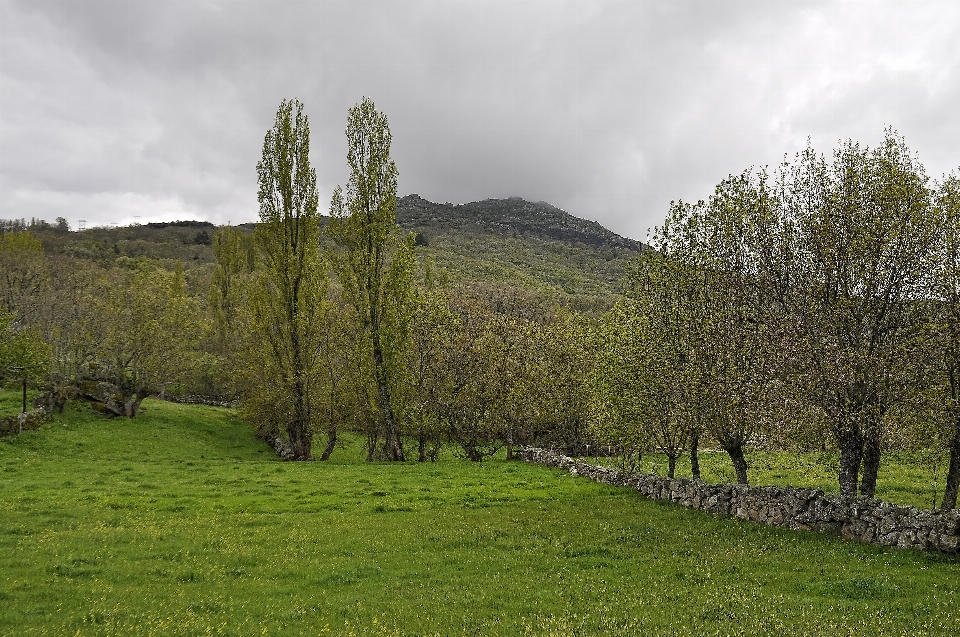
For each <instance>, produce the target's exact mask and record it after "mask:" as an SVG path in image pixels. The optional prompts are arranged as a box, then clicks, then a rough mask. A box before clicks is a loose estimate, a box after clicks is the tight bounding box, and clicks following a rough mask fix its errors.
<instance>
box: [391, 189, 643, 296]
mask: <svg viewBox="0 0 960 637" xmlns="http://www.w3.org/2000/svg"><path fill="white" fill-rule="evenodd" d="M397 222H398V223H399V224H400V226H401V227H403V228H404V229H405V230H408V231H411V232H416V233H417V243H418V245H419V246H420V248H419V252H420V254H421V255H422V256H424V257H426V258H430V259H431V260H433V261H434V263H435V264H436V265H437V267H439V268H442V269H444V270H446V271H447V272H448V273H449V275H450V277H451V278H452V279H454V280H467V281H469V280H475V281H503V282H507V283H512V284H516V285H521V286H525V287H535V288H538V289H541V290H544V291H554V292H558V293H560V292H562V293H565V294H568V295H578V296H605V297H606V296H612V295H615V294H617V293H618V292H619V291H620V281H621V278H622V277H623V272H624V266H625V265H626V263H627V261H628V260H629V259H631V258H633V257H634V256H636V255H637V254H638V253H639V251H640V250H641V249H642V248H643V245H642V244H641V243H639V242H637V241H634V240H633V239H628V238H625V237H621V236H620V235H618V234H616V233H614V232H611V231H610V230H607V229H606V228H604V227H603V226H601V225H600V224H599V223H597V222H596V221H588V220H586V219H580V218H578V217H574V216H573V215H571V214H569V213H567V212H564V211H563V210H560V209H559V208H556V207H554V206H551V205H550V204H548V203H545V202H536V203H534V202H529V201H525V200H524V199H520V198H519V197H510V198H508V199H485V200H483V201H475V202H472V203H467V204H461V205H454V204H449V203H444V204H440V203H433V202H431V201H428V200H426V199H424V198H422V197H420V196H419V195H415V194H413V195H407V196H405V197H402V198H400V199H399V200H398V201H397Z"/></svg>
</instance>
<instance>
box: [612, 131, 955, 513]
mask: <svg viewBox="0 0 960 637" xmlns="http://www.w3.org/2000/svg"><path fill="white" fill-rule="evenodd" d="M957 194H958V179H957V178H956V176H950V177H948V178H946V179H945V180H944V181H943V182H941V183H939V184H934V185H933V186H931V185H930V183H929V180H928V178H927V177H926V175H925V174H924V170H923V167H922V166H921V165H920V163H919V162H918V161H917V159H916V158H915V157H914V156H913V155H911V154H910V152H909V150H908V149H907V147H906V145H905V144H904V142H903V140H902V138H900V137H898V136H897V135H896V134H895V133H894V132H893V131H891V130H888V131H887V134H886V136H885V139H884V142H883V144H881V145H880V146H879V147H877V148H875V149H868V148H863V147H860V146H859V145H857V144H855V143H852V142H848V143H847V144H845V145H843V146H842V147H841V148H839V149H838V150H837V151H835V153H834V155H833V158H832V161H830V162H828V161H827V160H826V159H825V158H824V157H823V156H821V155H817V154H816V153H815V152H814V151H813V149H812V148H809V147H808V148H807V149H806V151H804V152H803V153H802V154H800V155H799V156H798V157H797V158H796V159H795V160H794V161H793V162H784V163H783V164H782V165H781V166H780V167H779V168H778V170H777V171H776V173H775V174H774V175H772V176H771V175H769V174H768V173H767V172H765V171H759V172H754V171H747V172H745V173H743V174H741V175H737V176H732V177H730V178H728V179H726V180H724V181H723V182H722V183H721V184H719V185H718V186H717V188H716V191H715V193H714V195H713V196H712V197H711V198H710V199H709V200H707V201H700V202H698V203H696V204H686V203H682V202H680V203H675V204H673V205H672V208H671V212H670V215H669V217H668V219H667V221H666V222H665V224H664V225H663V226H662V227H660V228H658V229H657V231H656V233H655V234H654V241H653V246H654V248H655V251H649V252H648V253H646V254H645V255H643V257H642V258H641V259H640V260H639V261H638V262H637V263H636V264H635V268H634V269H633V270H632V271H631V272H630V273H629V276H628V289H627V291H626V294H625V298H624V300H623V301H622V302H621V303H620V304H619V305H618V307H617V308H616V309H615V310H614V311H613V312H612V313H611V314H609V315H608V316H607V317H605V319H604V321H603V322H602V324H603V328H602V329H601V334H602V338H603V340H604V343H605V347H604V348H603V349H602V350H601V354H600V362H599V366H598V368H597V372H596V375H595V382H596V384H597V385H598V387H599V388H600V392H601V393H600V395H601V396H602V398H603V399H602V400H601V404H602V405H603V408H604V410H605V411H604V419H605V420H606V421H607V422H608V423H618V426H619V427H620V428H621V429H625V430H626V432H624V431H621V430H620V429H617V428H615V427H607V428H603V427H601V431H603V432H604V434H605V435H607V436H609V437H610V439H611V440H616V441H618V442H621V443H622V444H628V445H629V444H642V443H643V442H651V441H652V442H653V444H655V445H656V446H657V447H658V448H659V449H661V450H662V451H663V452H664V453H666V454H667V456H668V457H669V458H670V460H671V465H672V464H673V463H674V462H675V460H676V458H677V457H678V456H679V455H680V454H681V452H682V451H684V450H688V449H690V450H692V451H693V458H692V461H693V463H694V473H696V455H695V450H696V445H697V443H696V441H697V439H698V437H700V436H707V437H709V439H711V440H712V441H715V442H716V443H717V444H718V445H719V446H720V447H722V448H723V449H724V450H725V451H726V452H727V453H728V454H729V455H730V459H731V462H732V464H733V466H734V467H735V469H736V473H737V477H738V479H739V481H740V482H746V481H747V466H746V462H745V460H744V455H743V449H744V447H745V446H746V445H748V444H753V443H757V442H759V441H765V442H767V443H768V444H777V445H780V446H782V445H793V446H800V447H805V446H808V447H809V446H812V445H814V444H821V441H822V440H823V439H824V438H825V437H829V438H831V439H832V443H833V444H834V445H835V446H836V449H838V450H839V472H838V479H839V484H840V490H841V493H843V494H846V495H855V494H857V492H858V486H859V492H860V494H862V495H865V496H871V497H872V496H873V495H874V494H875V492H876V481H877V474H878V471H879V468H880V465H881V458H882V456H883V451H884V449H890V448H894V447H896V446H899V445H907V444H920V445H924V446H928V445H938V446H940V447H941V448H947V449H949V451H950V458H951V459H950V468H949V470H948V475H947V483H946V490H945V496H944V499H943V507H944V508H953V507H955V506H956V498H957V485H958V480H960V466H958V462H960V444H958V443H960V438H958V435H960V403H958V402H957V398H958V394H957V388H958V382H957V381H958V378H960V375H958V373H957V371H958V361H957V351H958V350H957V348H958V342H960V332H958V330H957V312H958V311H960V305H958V300H960V299H958V293H960V271H958V269H957V262H958V254H960V243H958V237H960V206H958V201H960V200H958V197H957ZM637 423H642V424H641V426H640V427H636V426H635V424H637ZM630 436H633V437H634V439H635V438H636V437H640V439H641V440H640V441H637V442H636V443H635V442H634V439H631V437H630ZM858 481H859V484H858Z"/></svg>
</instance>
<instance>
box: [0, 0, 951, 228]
mask: <svg viewBox="0 0 960 637" xmlns="http://www.w3.org/2000/svg"><path fill="white" fill-rule="evenodd" d="M958 18H960V13H958V9H957V8H955V6H954V3H949V2H911V3H907V2H891V3H877V2H873V3H861V2H758V1H744V2H732V1H720V0H716V1H688V2H683V1H671V2H666V1H663V2H659V1H658V2H637V1H627V2H586V1H576V2H562V1H549V0H544V1H536V0H530V1H526V2H513V1H511V2H496V1H493V0H488V1H479V0H477V1H470V0H464V1H454V0H435V1H432V2H431V1H426V2H401V1H390V2H387V1H367V2H363V1H356V0H353V1H350V2H337V1H323V2H284V1H272V2H268V1H244V0H234V1H223V2H198V1H189V2H176V1H169V0H167V1H163V2H147V1H133V0H123V1H102V0H74V1H69V2H67V1H64V2H49V1H44V0H35V1H31V2H11V1H9V0H0V217H4V218H10V217H24V216H25V217H31V216H37V217H43V218H47V219H50V220H52V219H53V218H54V217H56V216H65V217H67V218H68V220H70V222H71V224H73V225H74V226H75V225H76V222H77V220H79V219H86V220H87V221H88V225H92V224H95V223H110V222H117V223H129V222H130V221H132V220H133V218H134V217H140V218H141V220H142V221H146V220H148V219H152V218H168V219H169V218H177V217H179V218H187V217H192V218H205V219H210V220H213V221H215V222H221V223H222V222H226V221H227V220H231V221H233V222H234V223H236V222H242V221H251V220H254V219H255V218H256V210H257V204H256V184H255V170H254V166H255V164H256V162H257V160H258V159H259V155H260V146H261V144H262V140H263V135H264V132H265V131H266V130H267V128H269V127H270V125H271V124H272V121H273V116H274V113H275V111H276V108H277V105H278V104H279V102H280V100H281V99H283V98H287V97H297V98H299V99H300V100H301V101H303V102H304V104H305V107H306V110H307V113H308V114H309V116H310V119H311V129H312V133H313V152H312V156H313V160H314V163H315V165H316V166H317V169H318V177H319V181H320V185H321V191H322V196H323V200H322V202H321V205H322V206H324V207H325V205H326V201H327V200H328V198H329V194H330V193H331V192H332V190H333V188H334V187H335V185H336V184H338V183H343V182H344V181H345V179H346V177H347V173H346V165H345V159H344V158H345V151H346V147H345V139H344V136H343V128H344V125H345V121H346V114H347V109H349V107H350V106H352V105H353V104H355V103H357V102H358V101H359V100H360V99H361V98H362V97H363V96H369V97H371V98H372V99H373V100H374V101H375V102H376V104H377V106H378V107H379V108H380V109H381V110H383V111H384V112H386V113H387V115H388V116H389V119H390V124H391V129H392V131H393V134H394V153H393V154H394V157H395V159H396V161H397V164H398V167H399V170H400V190H401V194H405V193H410V192H417V193H419V194H420V195H422V196H424V197H426V198H429V199H433V200H439V201H452V202H466V201H471V200H475V199H481V198H486V197H506V196H510V195H518V196H522V197H525V198H528V199H533V200H545V201H549V202H550V203H553V204H554V205H557V206H559V207H562V208H564V209H566V210H568V211H569V212H571V213H573V214H576V215H578V216H584V217H588V218H592V219H596V220H598V221H600V222H601V223H604V224H605V225H608V226H609V227H611V228H613V229H615V230H617V231H618V232H621V233H622V234H626V235H629V236H633V237H636V238H643V237H644V235H645V232H646V229H647V228H648V227H650V226H652V225H655V224H656V223H659V222H660V220H661V219H662V218H663V216H664V214H665V213H666V209H667V205H668V203H669V201H670V200H672V199H678V198H684V199H697V198H702V197H706V196H708V195H709V194H710V192H711V191H712V188H713V185H714V184H715V183H717V181H719V180H720V179H722V178H723V177H724V176H725V175H727V174H728V173H731V172H739V171H741V170H743V169H744V168H746V167H748V166H751V165H763V164H770V163H776V162H777V161H779V160H780V159H781V158H782V156H783V155H784V153H790V154H792V153H794V152H796V151H798V150H800V149H801V148H802V147H803V145H804V144H805V143H806V139H807V137H808V136H809V137H811V139H812V142H813V144H814V146H815V147H816V148H817V149H819V150H821V151H823V152H827V153H829V152H830V150H831V149H832V148H833V147H834V146H835V144H836V142H837V141H838V140H839V139H845V138H847V137H852V138H854V139H858V140H860V141H862V142H864V143H867V144H875V143H877V142H878V141H879V139H880V137H881V136H882V132H883V126H884V125H892V126H894V127H895V128H897V129H898V130H899V131H900V132H901V133H902V134H904V135H905V137H906V139H907V142H908V144H909V145H910V146H911V148H913V149H914V150H916V151H917V152H918V153H919V154H920V157H921V159H922V160H923V161H924V162H925V163H926V165H927V167H928V172H930V173H931V175H933V176H934V177H937V176H939V175H940V174H941V173H942V172H944V171H946V170H949V169H950V168H951V166H956V165H957V162H958V158H957V155H956V152H955V149H956V148H958V147H960V144H958V142H960V132H958V123H957V119H956V115H955V114H954V111H955V110H956V109H955V104H956V103H957V98H958V97H960V95H958V90H960V89H958V86H960V77H958V76H960V70H958V69H960V59H958V58H960V56H958V46H957V44H956V42H957V41H958V38H957V31H958V30H960V28H958V25H960V19H958Z"/></svg>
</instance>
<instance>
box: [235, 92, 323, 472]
mask: <svg viewBox="0 0 960 637" xmlns="http://www.w3.org/2000/svg"><path fill="white" fill-rule="evenodd" d="M257 175H258V177H259V182H260V189H259V193H258V199H259V201H260V225H259V226H258V227H257V232H256V242H257V246H258V248H259V251H260V254H261V256H262V258H263V262H264V265H265V269H264V271H263V274H262V276H261V278H260V287H259V290H258V291H257V293H256V294H255V295H254V300H253V315H254V328H255V330H256V331H257V332H258V334H259V335H260V336H261V337H262V338H263V340H264V342H265V346H266V357H265V358H266V361H267V363H268V364H267V365H266V367H265V368H264V369H262V370H259V373H260V374H262V375H263V382H264V383H269V384H271V385H272V393H273V395H275V396H277V397H278V398H279V399H280V402H281V404H279V405H277V407H276V410H275V412H274V413H275V415H276V416H275V417H277V418H279V419H281V420H282V421H283V422H282V423H279V424H282V425H283V430H284V433H285V434H286V438H287V440H286V442H287V444H288V445H289V451H290V452H291V454H292V456H291V457H292V459H294V460H311V459H312V456H311V444H312V440H313V431H314V420H315V417H316V416H317V414H315V413H314V412H315V410H314V409H313V406H312V405H311V400H310V396H311V391H313V390H314V389H315V385H316V383H317V382H319V379H320V371H319V369H320V366H319V358H320V354H321V344H322V334H321V331H322V330H321V326H322V324H323V316H324V313H325V312H326V309H327V305H328V304H327V302H326V291H327V279H326V274H325V272H326V270H325V266H324V264H323V260H322V257H321V255H320V251H319V240H320V216H319V213H318V211H317V201H318V200H317V174H316V171H315V170H314V169H313V168H311V167H310V126H309V123H308V121H307V116H306V115H305V114H304V113H303V105H302V104H301V103H300V102H299V101H297V100H289V101H288V100H284V101H283V102H281V104H280V108H279V109H278V110H277V117H276V121H275V122H274V125H273V128H271V129H270V130H269V131H267V134H266V137H265V138H264V140H263V158H262V159H261V160H260V162H259V163H257ZM259 424H260V426H261V428H263V426H264V425H263V423H259ZM276 429H277V431H276V433H277V434H279V433H280V431H279V427H278V426H277V427H276ZM262 430H263V429H262ZM266 433H267V434H270V433H272V432H271V431H270V430H269V428H268V429H267V431H266Z"/></svg>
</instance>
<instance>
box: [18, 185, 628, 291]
mask: <svg viewBox="0 0 960 637" xmlns="http://www.w3.org/2000/svg"><path fill="white" fill-rule="evenodd" d="M397 221H398V223H399V224H400V226H401V227H402V228H403V229H404V230H406V231H409V232H416V233H417V234H418V239H419V247H418V255H419V260H420V262H421V268H422V267H423V264H424V263H425V262H426V260H427V259H430V260H431V261H432V262H433V264H434V265H435V266H436V268H437V271H438V272H439V271H445V272H446V274H447V276H449V278H450V279H451V280H452V281H455V282H470V281H484V282H505V283H507V284H509V285H513V286H519V287H526V288H533V289H537V290H541V291H542V292H545V293H547V294H550V295H553V296H560V297H563V296H565V295H566V296H570V295H573V296H577V297H590V298H594V299H597V301H595V303H594V304H596V303H599V304H600V305H601V306H602V305H607V304H609V302H610V301H609V299H610V297H612V296H613V295H616V294H617V293H618V292H619V290H620V279H621V277H622V275H623V271H624V265H625V264H626V262H627V260H628V259H630V258H631V257H633V256H635V255H636V254H637V252H638V251H639V249H640V247H641V246H640V244H639V243H637V242H636V241H633V240H632V239H626V238H624V237H621V236H619V235H617V234H615V233H613V232H611V231H609V230H607V229H606V228H604V227H603V226H601V225H600V224H598V223H597V222H595V221H587V220H584V219H579V218H577V217H574V216H572V215H570V214H568V213H566V212H564V211H562V210H559V209H558V208H554V207H553V206H551V205H549V204H546V203H543V202H540V203H531V202H528V201H524V200H523V199H519V198H516V197H513V198H510V199H487V200H485V201H478V202H473V203H468V204H463V205H452V204H437V203H432V202H430V201H427V200H426V199H423V198H421V197H419V196H417V195H408V196H406V197H403V198H401V199H400V200H399V201H398V205H397ZM240 227H241V229H243V230H245V231H249V232H252V230H253V227H254V224H244V225H242V226H240ZM215 230H216V227H215V226H214V225H213V224H211V223H208V222H203V221H177V222H170V223H149V224H144V225H137V226H124V227H97V228H88V229H85V230H83V231H82V232H76V231H75V232H63V231H62V230H59V231H58V230H57V229H56V228H55V227H53V226H45V225H43V224H41V225H39V226H34V227H31V232H32V233H33V234H35V235H36V236H37V237H39V238H40V239H42V241H43V243H44V248H45V250H46V253H47V254H48V255H49V256H51V257H52V258H56V257H57V256H58V255H64V256H70V257H76V258H81V259H88V260H93V261H97V262H100V263H103V264H108V263H114V262H117V261H120V262H121V264H122V263H123V262H125V260H131V259H132V260H136V259H139V258H148V259H153V260H158V261H161V262H163V261H166V262H168V264H170V265H171V267H172V263H169V262H173V261H182V262H183V263H184V264H185V266H186V267H187V268H188V269H199V271H203V270H204V268H205V267H206V266H208V265H209V264H212V263H213V261H214V256H213V248H212V246H211V239H212V236H213V233H214V231H215Z"/></svg>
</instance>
